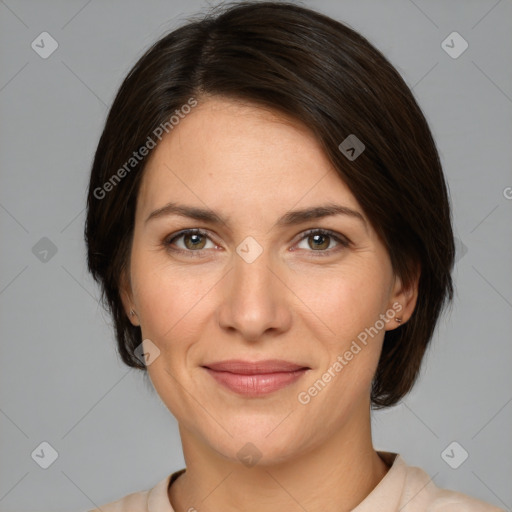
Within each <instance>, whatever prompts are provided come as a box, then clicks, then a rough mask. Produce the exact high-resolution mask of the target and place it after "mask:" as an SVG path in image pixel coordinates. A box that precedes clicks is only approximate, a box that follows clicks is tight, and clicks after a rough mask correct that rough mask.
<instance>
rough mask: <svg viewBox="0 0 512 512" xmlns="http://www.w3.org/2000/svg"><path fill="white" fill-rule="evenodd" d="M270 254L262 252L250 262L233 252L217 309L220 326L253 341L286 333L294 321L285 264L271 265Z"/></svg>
mask: <svg viewBox="0 0 512 512" xmlns="http://www.w3.org/2000/svg"><path fill="white" fill-rule="evenodd" d="M267 254H268V251H263V253H262V254H260V255H259V256H258V257H257V258H256V260H254V261H252V262H251V263H248V262H247V261H246V260H244V259H243V258H242V257H240V256H239V255H238V254H235V255H234V257H233V259H234V261H233V267H232V269H231V271H230V272H229V273H228V274H227V275H226V276H225V282H224V287H223V291H222V298H221V302H220V304H219V309H218V322H219V325H220V327H221V328H222V329H224V330H228V331H232V332H237V333H238V334H239V336H240V337H241V338H242V339H244V340H247V341H251V342H255V341H258V340H262V339H263V338H265V337H268V336H276V335H278V334H282V333H283V332H286V331H287V330H288V329H290V326H291V321H292V308H291V307H290V306H291V304H290V302H289V301H290V296H291V295H293V294H292V292H291V291H290V289H289V288H288V287H287V285H286V283H285V279H284V275H283V270H282V267H280V266H279V264H278V263H277V264H276V262H274V264H272V261H270V258H269V257H268V256H267Z"/></svg>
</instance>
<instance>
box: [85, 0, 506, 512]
mask: <svg viewBox="0 0 512 512" xmlns="http://www.w3.org/2000/svg"><path fill="white" fill-rule="evenodd" d="M85 236H86V241H87V245H88V265H89V269H90V271H91V273H92V275H93V276H94V278H95V279H96V280H97V281H98V283H99V284H100V285H101V288H102V293H103V299H104V302H105V305H106V306H107V307H108V308H109V310H110V312H111V314H112V316H113V319H114V323H115V330H116V336H117V342H118V348H119V352H120V355H121V357H122V359H123V361H124V362H125V363H126V364H127V365H128V366H131V367H134V368H140V369H141V370H143V371H145V372H147V374H148V376H149V379H150V380H151V383H152V385H153V386H154V387H155V389H156V391H157V392H158V394H159V396H160V397H161V399H162V401H163V402H164V403H165V404H166V406H167V407H168V409H169V411H170V412H171V413H172V414H173V415H174V416H175V417H176V419H177V421H178V424H179V429H180V436H181V441H182V446H183V453H184V458H185V461H186V468H183V469H182V470H180V471H178V472H175V473H173V474H172V475H169V476H167V477H166V478H165V479H164V480H162V481H161V482H159V483H158V484H156V485H155V487H154V488H152V489H151V490H149V491H143V492H135V493H132V494H130V495H128V496H126V497H124V498H121V499H119V500H117V501H115V502H112V503H110V504H107V505H104V506H102V507H101V510H102V511H103V512H113V511H121V510H123V511H124V510H126V511H130V512H138V511H146V510H148V511H157V510H158V511H167V512H170V511H176V512H184V511H194V510H199V511H201V510H211V511H219V510H223V511H232V510H244V511H253V510H254V511H256V510H257V511H259V512H265V511H274V510H300V509H302V510H308V511H316V510H323V511H348V510H355V511H357V512H364V511H370V510H371V511H374V510H379V511H397V510H403V511H405V512H407V511H426V510H429V511H441V510H450V511H457V510H461V511H462V510H464V511H494V510H499V509H497V508H496V507H493V506H491V505H489V504H486V503H484V502H482V501H480V500H477V499H476V498H472V497H470V496H467V495H464V494H461V493H458V492H455V491H450V490H443V489H440V488H438V487H437V486H436V485H435V484H434V483H433V482H432V481H431V480H430V478H429V476H428V475H427V474H426V473H425V472H424V471H423V470H421V469H420V468H416V467H411V466H409V465H407V463H406V462H405V460H404V459H403V458H402V457H401V456H400V455H399V454H396V453H391V452H382V451H376V450H375V449H374V448H373V444H372V436H371V424H370V411H371V408H372V407H373V408H384V407H389V406H392V405H394V404H396V403H397V402H399V401H400V400H401V399H402V398H403V397H404V396H405V395H406V394H407V393H408V392H409V391H410V389H411V388H412V386H413V384H414V382H415V380H416V378H417V375H418V372H419V369H420V365H421V361H422V358H423V355H424V353H425V350H426V348H427V346H428V344H429V342H430V340H431V338H432V335H433V332H434V329H435V326H436V322H437V321H438V319H439V317H440V315H441V312H442V310H443V307H444V306H445V304H446V303H447V302H448V301H449V300H451V299H452V296H453V285H452V279H451V270H452V268H453V261H454V252H455V249H454V240H453V232H452V227H451V213H450V206H449V196H448V190H447V186H446V183H445V180H444V176H443V172H442V168H441V164H440V160H439V156H438V153H437V150H436V146H435V143H434V141H433V138H432V135H431V132H430V130H429V127H428V125H427V122H426V120H425V118H424V116H423V114H422V112H421V110H420V108H419V106H418V105H417V103H416V102H415V100H414V98H413V96H412V94H411V92H410V90H409V89H408V88H407V86H406V84H405V83H404V81H403V80H402V78H401V77H400V75H399V74H398V73H397V71H396V70H395V69H394V68H393V66H392V65H391V64H390V63H389V62H388V61H387V60H386V59H385V57H384V56H383V55H382V54H381V53H380V52H379V51H378V50H376V49H375V48H374V47H373V46H372V45H371V44H370V43H369V42H368V41H367V40H366V39H364V38H363V37H362V36H361V35H359V34H357V33H356V32H354V31H353V30H351V29H350V28H348V27H347V26H345V25H343V24H341V23H339V22H337V21H334V20H332V19H330V18H328V17H326V16H324V15H321V14H319V13H316V12H314V11H312V10H309V9H306V8H303V7H299V6H297V5H294V4H291V3H290V4H288V3H282V2H275V3H274V2H257V3H253V2H242V3H239V4H234V5H231V6H230V7H229V8H227V9H224V10H221V12H220V13H215V12H212V13H211V14H210V15H208V16H206V17H205V18H204V19H199V20H195V21H191V22H189V23H188V24H187V25H185V26H183V27H181V28H179V29H178V30H175V31H173V32H172V33H170V34H168V35H167V36H165V37H164V38H162V39H161V40H160V41H158V42H157V43H155V45H154V46H153V47H152V48H150V49H149V50H148V51H147V52H146V54H145V55H144V56H143V57H142V58H141V59H140V60H139V61H138V62H137V64H136V65H135V66H134V68H133V69H132V70H131V71H130V73H129V74H128V76H127V77H126V79H125V80H124V82H123V84H122V86H121V88H120V90H119V92H118V94H117V97H116V98H115V101H114V103H113V106H112V108H111V111H110V113H109V116H108V119H107V121H106V125H105V129H104V132H103V134H102V136H101V140H100V142H99V145H98V149H97V152H96V155H95V159H94V163H93V168H92V172H91V179H90V185H89V195H88V205H87V220H86V229H85ZM98 510H99V509H98Z"/></svg>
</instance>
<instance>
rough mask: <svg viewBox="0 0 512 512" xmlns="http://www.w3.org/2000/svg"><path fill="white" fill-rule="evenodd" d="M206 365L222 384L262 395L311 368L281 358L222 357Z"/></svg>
mask: <svg viewBox="0 0 512 512" xmlns="http://www.w3.org/2000/svg"><path fill="white" fill-rule="evenodd" d="M203 368H204V369H205V370H206V371H207V373H208V374H209V375H210V376H211V377H213V379H214V380H215V381H216V382H217V383H218V384H220V385H222V386H223V387H225V388H227V389H229V390H230V391H232V392H234V393H237V394H240V395H244V396H246V397H258V396H262V395H267V394H269V393H272V392H274V391H277V390H279V389H283V388H285V387H287V386H289V385H291V384H293V383H294V382H296V381H297V380H299V379H300V378H301V377H302V376H303V375H305V373H306V372H307V371H308V370H310V369H311V368H310V367H308V366H302V365H299V364H295V363H291V362H289V361H282V360H277V359H271V360H270V359H269V360H265V361H255V362H250V361H242V360H240V359H237V360H229V361H220V362H216V363H209V364H207V365H204V366H203Z"/></svg>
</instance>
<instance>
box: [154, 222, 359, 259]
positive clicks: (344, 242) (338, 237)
mask: <svg viewBox="0 0 512 512" xmlns="http://www.w3.org/2000/svg"><path fill="white" fill-rule="evenodd" d="M191 234H198V235H201V236H204V237H205V238H207V239H208V240H210V241H211V242H213V243H214V244H215V245H219V244H217V243H216V242H215V240H213V239H212V237H211V235H210V233H209V232H208V231H207V230H204V229H201V228H187V229H182V230H180V231H178V232H176V233H172V234H171V235H168V236H167V237H165V238H164V240H163V245H164V246H165V247H166V248H167V249H168V250H170V251H172V252H178V253H187V254H190V255H199V256H200V255H202V253H203V252H204V251H207V250H208V249H199V250H197V251H191V250H186V249H180V248H171V244H172V242H173V241H174V240H177V239H178V238H181V237H183V236H185V235H191ZM316 234H320V235H326V236H329V237H331V238H333V239H334V240H335V241H336V242H337V243H338V244H339V245H340V246H342V247H344V248H347V247H349V246H350V245H351V241H350V240H349V239H348V238H347V237H346V236H345V235H342V234H341V233H337V232H335V231H332V230H330V229H326V228H311V229H308V230H306V231H302V232H301V233H300V234H299V238H298V240H297V241H296V242H295V243H294V246H295V245H297V244H298V243H299V242H302V240H304V239H306V238H308V237H309V236H311V235H316ZM294 250H295V249H294ZM307 252H310V253H313V254H315V255H318V256H328V255H331V254H333V253H335V252H337V249H336V248H332V249H327V250H319V251H313V250H311V251H307Z"/></svg>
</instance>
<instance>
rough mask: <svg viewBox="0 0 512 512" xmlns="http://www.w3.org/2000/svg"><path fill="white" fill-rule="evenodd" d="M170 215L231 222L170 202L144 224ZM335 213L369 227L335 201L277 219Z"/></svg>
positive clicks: (283, 222)
mask: <svg viewBox="0 0 512 512" xmlns="http://www.w3.org/2000/svg"><path fill="white" fill-rule="evenodd" d="M170 215H177V216H180V217H187V218H189V219H195V220H199V221H203V222H208V223H210V224H226V225H227V224H228V223H229V222H228V220H227V219H225V218H224V217H222V216H221V215H219V214H218V213H216V212H215V211H213V210H210V209H209V208H198V207H196V206H186V205H182V204H178V203H174V202H170V203H167V204H166V205H165V206H163V207H162V208H158V209H157V210H155V211H153V212H151V213H150V214H149V215H148V217H147V218H146V220H145V221H144V224H147V223H148V222H149V221H150V220H152V219H158V218H162V217H167V216H170ZM334 215H346V216H349V217H352V218H354V219H358V220H360V221H361V222H362V223H363V225H364V227H365V229H367V223H366V220H365V218H364V217H363V215H362V214H361V213H360V212H358V211H357V210H353V209H352V208H349V207H348V206H342V205H340V204H335V203H328V204H325V205H320V206H313V207H309V208H303V209H301V210H292V211H289V212H287V213H285V214H284V215H283V216H282V217H280V218H279V219H278V220H277V222H276V225H277V226H279V227H287V226H294V225H296V224H302V223H304V222H308V221H311V220H316V219H322V218H324V217H331V216H334Z"/></svg>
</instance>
